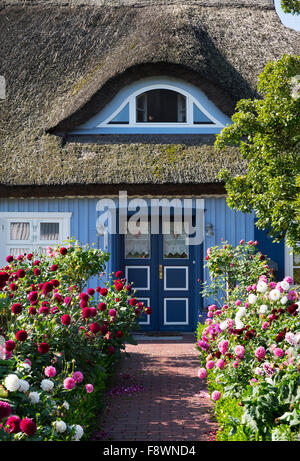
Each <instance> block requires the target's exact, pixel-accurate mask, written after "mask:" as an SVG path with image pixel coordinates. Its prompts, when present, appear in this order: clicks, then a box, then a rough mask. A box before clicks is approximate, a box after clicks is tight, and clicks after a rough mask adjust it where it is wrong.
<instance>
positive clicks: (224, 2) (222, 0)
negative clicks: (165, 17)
mask: <svg viewBox="0 0 300 461" xmlns="http://www.w3.org/2000/svg"><path fill="white" fill-rule="evenodd" d="M55 4H57V5H60V6H96V7H104V6H108V7H122V6H123V7H124V6H131V7H135V8H143V7H149V6H159V5H170V6H171V5H178V4H179V5H181V6H184V5H188V6H190V5H197V6H205V7H235V8H241V7H247V8H264V9H265V8H267V9H275V5H274V0H184V1H182V0H0V7H5V6H17V5H22V6H35V5H38V6H40V5H44V6H50V5H55Z"/></svg>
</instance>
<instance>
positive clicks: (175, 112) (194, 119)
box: [70, 76, 231, 135]
mask: <svg viewBox="0 0 300 461" xmlns="http://www.w3.org/2000/svg"><path fill="white" fill-rule="evenodd" d="M230 123H231V119H230V118H229V117H228V116H227V115H225V114H224V113H223V112H221V111H220V109H219V108H218V107H217V106H216V105H215V104H214V103H213V102H212V101H211V100H209V99H208V97H207V96H206V95H205V93H204V92H203V91H201V90H200V89H199V88H197V87H196V86H194V85H192V84H191V83H188V82H185V81H183V80H179V79H175V78H172V77H162V76H160V77H156V78H155V77H151V78H144V79H140V80H138V81H136V82H134V83H131V84H130V85H128V86H126V87H124V88H123V89H121V90H120V91H119V92H118V93H117V94H116V96H115V97H114V98H113V99H112V100H111V101H110V103H108V104H107V105H106V107H104V108H103V109H102V110H101V111H100V112H99V113H98V114H96V115H95V116H93V117H92V118H90V119H89V120H88V121H87V122H85V123H83V124H81V125H80V126H78V127H77V128H75V129H73V130H72V131H71V132H70V133H72V134H79V135H81V134H82V135H87V134H217V133H220V131H221V130H222V129H223V128H224V127H225V126H226V125H228V124H230Z"/></svg>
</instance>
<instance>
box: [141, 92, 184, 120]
mask: <svg viewBox="0 0 300 461" xmlns="http://www.w3.org/2000/svg"><path fill="white" fill-rule="evenodd" d="M136 122H137V123H186V96H184V95H182V94H181V93H177V92H176V91H173V90H165V89H159V90H149V91H146V92H145V93H142V94H140V95H139V96H137V97H136Z"/></svg>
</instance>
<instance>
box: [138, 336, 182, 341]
mask: <svg viewBox="0 0 300 461" xmlns="http://www.w3.org/2000/svg"><path fill="white" fill-rule="evenodd" d="M133 339H135V340H136V341H182V340H183V336H174V335H173V336H151V335H133Z"/></svg>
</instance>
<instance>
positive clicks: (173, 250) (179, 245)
mask: <svg viewBox="0 0 300 461" xmlns="http://www.w3.org/2000/svg"><path fill="white" fill-rule="evenodd" d="M186 238H187V234H186V233H185V232H182V233H181V234H176V233H175V232H174V223H173V222H171V223H170V234H164V235H163V242H164V243H163V252H164V258H188V257H189V247H188V245H187V244H186V243H185V239H186Z"/></svg>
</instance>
